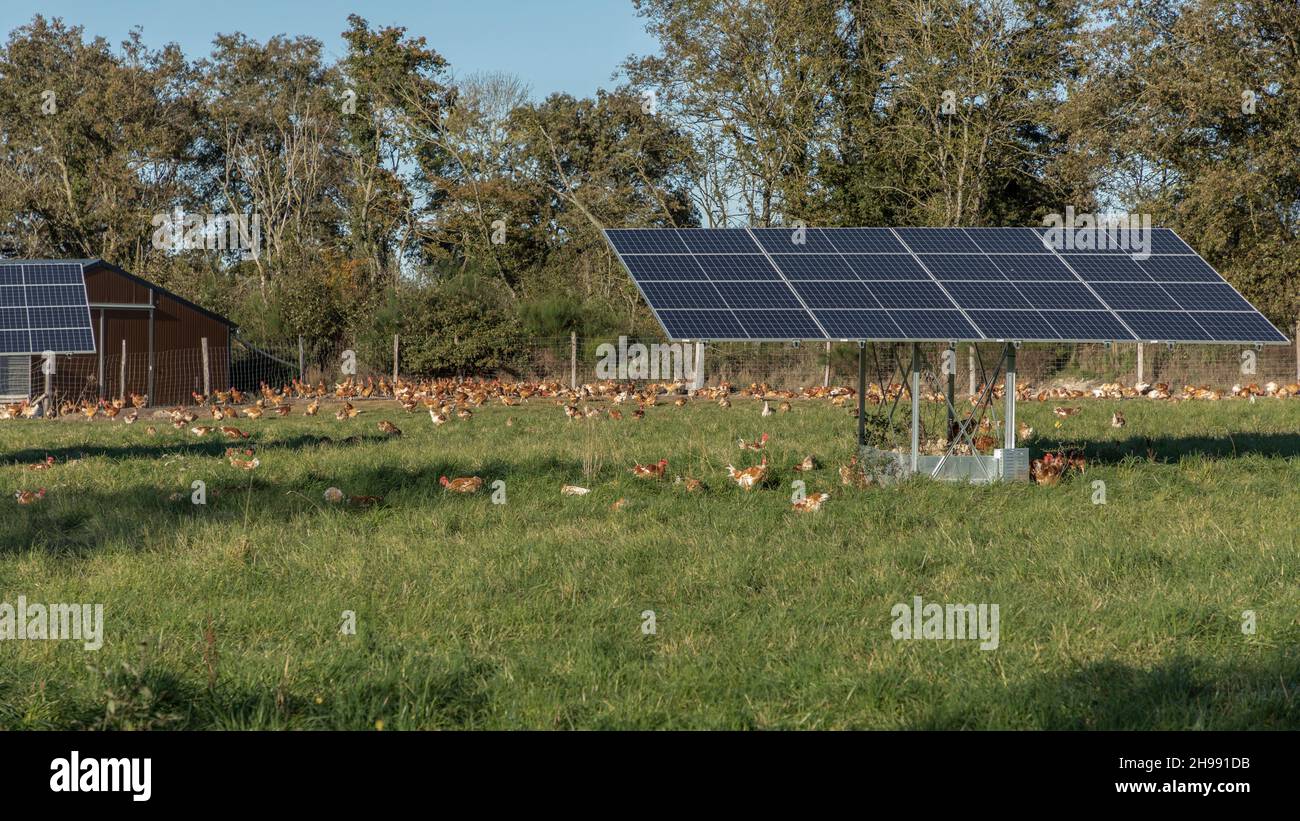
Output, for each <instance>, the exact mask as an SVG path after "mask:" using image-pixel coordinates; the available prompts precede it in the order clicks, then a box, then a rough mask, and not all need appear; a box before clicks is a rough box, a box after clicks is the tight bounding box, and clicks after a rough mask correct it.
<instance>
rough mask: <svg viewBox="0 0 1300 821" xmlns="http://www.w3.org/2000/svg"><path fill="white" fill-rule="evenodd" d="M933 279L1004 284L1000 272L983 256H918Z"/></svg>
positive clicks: (1004, 279)
mask: <svg viewBox="0 0 1300 821" xmlns="http://www.w3.org/2000/svg"><path fill="white" fill-rule="evenodd" d="M917 256H918V258H919V259H920V260H921V264H922V265H924V266H925V267H926V268H927V269H928V270H929V271H930V273H931V274H933V275H934V278H935V279H938V280H950V279H977V280H993V281H1001V282H1006V280H1007V278H1006V276H1004V275H1003V273H1002V271H1001V270H999V269H998V267H997V266H996V265H994V264H993V260H991V259H989V258H988V257H986V256H984V255H983V254H951V255H944V254H918V255H917Z"/></svg>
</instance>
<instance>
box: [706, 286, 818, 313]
mask: <svg viewBox="0 0 1300 821" xmlns="http://www.w3.org/2000/svg"><path fill="white" fill-rule="evenodd" d="M717 288H718V292H719V293H720V294H722V298H723V299H724V300H726V303H727V307H729V308H794V309H798V308H799V307H800V305H799V300H798V299H797V298H795V295H794V293H793V292H791V290H790V286H789V285H786V284H785V283H784V282H719V283H718V284H717Z"/></svg>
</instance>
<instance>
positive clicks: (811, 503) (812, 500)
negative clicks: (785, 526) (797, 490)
mask: <svg viewBox="0 0 1300 821" xmlns="http://www.w3.org/2000/svg"><path fill="white" fill-rule="evenodd" d="M829 498H831V495H830V494H829V493H809V494H808V495H807V496H805V497H803V498H802V499H800V500H799V501H797V502H791V504H790V506H791V507H793V508H794V509H795V510H797V511H799V512H800V513H816V512H817V511H819V510H821V509H822V505H823V504H825V503H826V500H827V499H829Z"/></svg>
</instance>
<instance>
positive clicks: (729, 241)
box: [677, 228, 759, 254]
mask: <svg viewBox="0 0 1300 821" xmlns="http://www.w3.org/2000/svg"><path fill="white" fill-rule="evenodd" d="M677 236H678V237H679V238H681V241H682V242H683V243H685V244H686V248H687V250H689V251H690V252H691V253H694V254H757V253H758V252H759V247H758V246H757V245H756V244H755V243H754V240H752V239H750V237H749V232H748V231H746V230H745V229H744V228H715V229H706V228H684V229H680V230H678V231H677Z"/></svg>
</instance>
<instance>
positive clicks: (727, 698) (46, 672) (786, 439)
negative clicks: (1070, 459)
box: [0, 400, 1300, 729]
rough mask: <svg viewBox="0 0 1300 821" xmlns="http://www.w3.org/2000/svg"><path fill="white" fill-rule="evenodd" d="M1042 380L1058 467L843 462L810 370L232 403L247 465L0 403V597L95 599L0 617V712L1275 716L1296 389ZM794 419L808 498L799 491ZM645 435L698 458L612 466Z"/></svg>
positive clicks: (422, 721)
mask: <svg viewBox="0 0 1300 821" xmlns="http://www.w3.org/2000/svg"><path fill="white" fill-rule="evenodd" d="M1075 404H1082V406H1083V408H1084V410H1083V412H1082V413H1081V414H1079V415H1078V416H1075V417H1071V418H1069V419H1067V420H1065V421H1064V422H1063V423H1062V426H1061V427H1060V428H1055V427H1053V422H1054V421H1055V419H1054V417H1052V415H1051V405H1050V403H1049V404H1040V403H1034V402H1027V403H1022V405H1021V411H1020V413H1021V419H1022V420H1024V421H1027V422H1029V424H1031V425H1033V426H1034V427H1035V428H1037V429H1038V430H1039V431H1040V433H1039V439H1038V440H1037V441H1036V442H1035V443H1034V444H1035V445H1036V447H1037V448H1039V449H1041V448H1043V447H1052V446H1055V445H1056V444H1057V442H1058V440H1059V441H1060V442H1062V443H1067V444H1074V445H1083V446H1084V447H1086V449H1087V452H1088V454H1089V457H1090V459H1091V464H1090V466H1089V469H1088V472H1087V474H1086V475H1085V476H1082V477H1074V478H1071V479H1069V480H1067V481H1065V482H1063V483H1062V484H1061V485H1059V486H1055V487H1037V486H1034V485H1030V484H1009V485H1002V486H989V487H971V486H957V485H949V484H940V483H932V482H928V481H912V482H908V483H903V484H899V485H895V486H890V487H884V488H873V489H868V490H850V489H847V488H842V487H841V486H840V483H839V477H838V473H837V467H838V465H840V464H842V463H843V462H844V461H846V460H847V458H848V456H849V455H850V453H851V452H852V450H853V430H854V427H853V426H854V422H853V420H852V419H851V418H849V417H848V416H847V415H846V413H845V411H843V410H840V409H835V408H832V407H831V406H829V405H828V404H825V403H820V402H818V403H811V402H800V403H796V404H795V410H794V412H793V413H789V414H782V415H778V416H775V417H772V418H769V419H761V418H760V417H759V414H758V410H757V405H756V404H755V403H754V402H753V400H738V401H737V402H736V406H735V407H733V408H732V409H730V410H724V409H722V408H719V407H717V406H716V405H713V404H706V405H701V406H691V407H688V408H686V409H676V408H673V407H671V406H659V407H656V408H653V409H651V410H650V411H649V413H648V415H647V418H646V419H645V420H643V421H640V422H637V421H634V420H632V419H630V418H628V419H624V420H623V421H613V420H609V419H600V420H593V421H590V422H586V421H584V422H571V421H569V420H567V419H566V418H565V417H564V415H563V414H562V412H561V410H560V409H559V408H558V407H556V406H555V405H554V404H553V403H552V402H550V401H547V400H543V401H539V400H533V401H532V402H530V403H528V404H527V405H526V406H524V407H519V408H506V407H502V406H499V405H498V406H496V407H484V408H482V409H481V410H479V411H478V412H477V413H476V414H475V416H474V418H473V420H471V421H469V422H460V421H457V420H452V422H451V423H449V424H447V425H446V426H444V427H442V428H440V429H436V430H435V429H434V428H433V427H432V426H431V424H430V422H429V419H428V416H427V415H426V414H424V413H422V412H421V413H418V414H414V415H410V416H407V415H405V414H403V413H402V412H401V410H400V409H399V408H397V406H396V405H395V403H392V402H374V403H368V404H365V405H363V406H362V407H363V408H364V410H365V412H364V413H363V414H362V415H361V416H360V417H358V418H356V419H354V420H351V421H348V422H338V421H335V420H334V419H333V418H332V417H329V418H326V416H325V411H322V414H321V416H320V417H316V418H310V419H309V418H304V417H303V416H301V415H295V416H293V417H290V418H288V419H262V420H260V421H256V422H252V421H247V420H240V422H239V425H240V426H241V427H242V428H244V429H245V430H250V431H252V433H253V437H252V440H250V441H252V442H255V443H256V445H257V446H258V455H259V457H260V459H261V463H262V464H261V466H260V467H259V468H258V469H257V470H255V471H253V472H252V473H251V474H250V473H245V472H243V471H239V470H237V469H235V468H233V467H231V466H230V465H228V464H227V463H226V461H225V459H224V458H223V457H222V454H223V452H224V450H225V447H226V445H227V444H228V443H227V442H225V441H217V440H212V439H209V440H198V439H196V438H194V437H193V436H191V435H190V434H189V433H187V432H182V431H176V430H173V429H172V428H171V427H170V426H169V425H168V424H167V423H166V422H155V423H154V424H156V425H157V426H158V428H159V433H158V434H157V435H156V436H150V435H148V434H147V433H146V431H145V426H146V424H148V422H146V421H145V420H143V419H142V420H141V421H140V422H139V423H137V424H135V425H134V426H129V427H128V426H125V425H123V424H121V423H120V422H119V423H105V422H96V423H87V422H84V421H66V422H42V421H9V422H0V490H3V491H4V492H5V498H3V499H0V505H2V506H3V508H2V509H3V515H2V516H0V601H4V602H9V603H14V602H15V601H16V597H17V596H18V595H24V596H26V598H27V600H28V601H29V602H87V603H90V602H98V603H103V604H104V605H105V631H104V632H105V637H104V646H103V648H102V649H100V650H98V651H86V650H84V649H82V646H81V644H80V643H79V642H74V641H4V642H0V727H4V728H11V729H20V728H24V729H25V728H67V727H128V728H141V727H144V728H227V729H234V728H306V729H313V728H353V729H356V728H374V727H377V726H378V727H382V728H384V729H411V728H1172V729H1183V728H1206V729H1210V728H1214V729H1227V728H1293V729H1294V728H1298V727H1300V585H1298V584H1297V572H1300V524H1298V523H1297V511H1300V401H1293V400H1266V401H1260V402H1257V403H1253V404H1251V403H1246V402H1241V401H1234V402H1217V403H1214V402H1202V403H1182V404H1177V405H1171V404H1168V403H1155V402H1148V401H1143V400H1137V401H1130V402H1125V403H1122V407H1123V410H1124V412H1125V414H1126V415H1127V417H1128V426H1127V427H1126V428H1124V429H1118V430H1117V429H1113V428H1111V427H1110V426H1109V418H1110V414H1111V412H1112V410H1113V409H1114V408H1115V407H1117V406H1118V403H1112V402H1102V401H1088V402H1082V403H1075ZM297 413H299V414H300V413H301V411H298V412H297ZM508 417H509V418H512V419H513V424H512V425H510V426H507V424H506V420H507V418H508ZM380 419H391V420H392V421H394V422H395V423H396V424H397V425H399V426H400V427H401V428H402V429H403V431H404V432H405V435H404V436H403V437H401V438H400V439H384V438H383V437H382V436H381V435H380V433H379V432H378V430H377V429H376V422H377V421H378V420H380ZM762 431H767V432H769V433H770V434H771V436H772V437H773V440H772V444H771V445H770V447H769V453H770V458H771V459H772V462H773V466H774V467H775V468H777V470H776V476H775V481H774V483H773V486H772V487H770V488H767V489H763V490H760V491H756V492H753V493H749V494H746V493H744V492H742V491H740V490H739V489H738V488H736V487H735V486H734V485H731V484H730V483H729V482H728V481H727V480H726V476H725V465H726V464H727V462H729V461H735V462H736V463H737V464H738V465H739V464H742V461H739V460H745V461H743V464H753V463H754V459H753V456H754V455H753V454H749V453H743V454H742V452H741V451H740V450H738V449H737V447H736V439H737V437H740V436H743V437H745V438H746V439H751V438H754V437H756V436H758V434H759V433H760V432H762ZM358 437H359V438H358ZM349 440H350V441H349ZM809 453H811V454H815V455H816V456H817V458H818V459H819V460H820V461H821V463H822V468H821V469H819V470H817V471H815V472H813V473H812V474H810V475H808V476H807V477H806V481H807V484H808V490H809V492H812V491H817V490H830V491H831V493H832V498H831V500H830V502H828V503H827V505H826V507H825V509H824V510H823V511H822V512H821V513H819V514H811V515H800V514H796V513H794V512H793V511H791V509H790V503H789V502H790V494H791V491H790V482H791V480H792V479H794V478H796V477H797V476H798V474H794V473H792V472H791V471H790V470H789V466H790V465H792V464H794V463H795V462H797V461H798V460H799V459H801V458H802V457H803V456H804V455H806V454H809ZM46 455H53V456H55V457H56V459H57V462H58V464H57V465H56V466H55V467H53V468H51V469H49V470H45V471H39V472H36V471H31V470H28V469H27V468H26V467H24V466H25V465H28V464H30V463H33V462H36V461H39V460H42V459H44V458H45V457H46ZM660 457H667V458H668V459H669V460H670V464H669V468H668V473H669V475H670V476H672V475H676V474H689V475H691V476H694V477H698V478H701V479H704V480H705V481H706V483H707V485H708V489H707V492H705V493H701V494H687V493H685V492H683V491H682V489H681V487H680V486H674V485H673V484H672V483H671V482H664V483H661V484H656V483H652V482H645V481H640V480H637V479H634V478H633V477H632V476H631V475H630V474H629V472H628V470H627V469H628V467H629V466H631V465H632V464H633V463H634V462H651V461H655V460H658V459H659V458H660ZM68 459H77V460H78V461H76V462H75V463H73V464H65V462H66V461H67V460H68ZM440 474H447V475H450V476H463V475H479V476H482V477H483V478H484V479H485V480H486V481H487V482H488V483H491V482H493V481H494V480H497V479H500V480H503V481H504V482H505V494H506V499H505V504H501V505H497V504H493V503H492V501H491V498H490V497H491V493H490V491H488V490H487V489H485V491H484V492H482V493H480V494H478V495H476V496H472V497H464V496H455V495H452V494H447V493H444V492H443V491H442V489H441V488H440V486H439V484H438V477H439V475H440ZM1097 479H1100V480H1102V481H1104V482H1105V483H1106V496H1107V504H1105V505H1094V504H1093V503H1092V499H1093V487H1092V482H1093V480H1097ZM195 480H202V481H204V482H205V483H206V485H207V494H208V499H207V504H206V505H204V506H196V505H193V504H191V502H190V486H191V483H192V482H194V481H195ZM566 483H572V484H579V485H584V486H588V487H591V488H593V492H592V493H591V494H590V495H588V496H585V497H563V496H561V495H560V487H561V485H563V484H566ZM40 486H44V487H46V488H48V494H47V496H46V497H45V498H44V499H42V500H41V501H39V502H37V503H35V504H32V505H27V506H20V505H18V504H17V503H16V502H15V500H14V498H13V494H14V491H15V490H18V489H30V490H34V489H36V488H37V487H40ZM330 486H337V487H339V488H341V489H343V491H344V492H345V493H347V494H359V495H360V494H367V495H381V496H383V497H384V500H383V502H382V504H380V505H378V506H376V507H372V508H369V509H360V508H357V507H352V506H348V505H342V506H336V505H331V504H329V503H327V502H326V501H325V500H324V499H323V492H324V491H325V489H326V488H327V487H330ZM620 498H624V499H626V500H627V501H626V504H625V505H624V506H623V507H622V508H621V509H619V510H613V509H611V505H612V503H613V502H614V501H615V500H617V499H620ZM917 595H919V596H922V597H923V598H924V600H925V601H927V602H939V603H947V602H951V603H996V604H998V605H999V607H1000V611H1001V618H1000V622H1001V624H1000V646H999V647H998V649H996V650H992V651H982V650H980V649H979V647H978V646H977V644H978V643H977V642H971V641H895V640H894V639H893V638H892V637H891V632H890V629H891V624H892V623H893V618H892V617H891V615H890V610H891V608H892V607H893V606H894V605H895V604H896V603H900V602H901V603H911V601H912V598H913V596H917ZM347 610H350V611H354V612H355V614H356V627H357V629H356V634H355V635H347V634H343V633H341V632H340V627H341V625H342V624H343V616H342V614H343V611H347ZM646 610H652V611H654V614H655V622H656V624H655V626H656V632H655V633H654V634H645V633H643V630H642V625H643V619H642V613H643V611H646ZM1247 610H1253V611H1254V612H1255V613H1256V623H1257V628H1256V631H1255V633H1254V634H1253V635H1246V634H1243V630H1242V623H1243V619H1242V613H1243V611H1247Z"/></svg>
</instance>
